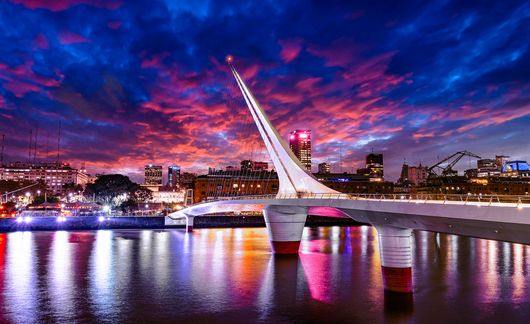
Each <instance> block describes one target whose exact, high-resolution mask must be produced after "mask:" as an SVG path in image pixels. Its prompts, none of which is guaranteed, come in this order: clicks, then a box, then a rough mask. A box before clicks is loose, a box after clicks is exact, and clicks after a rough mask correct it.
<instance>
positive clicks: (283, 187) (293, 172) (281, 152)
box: [227, 59, 338, 198]
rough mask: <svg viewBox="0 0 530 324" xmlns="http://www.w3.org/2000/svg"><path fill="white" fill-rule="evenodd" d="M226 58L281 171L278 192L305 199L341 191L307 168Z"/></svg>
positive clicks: (274, 162) (275, 166) (276, 166)
mask: <svg viewBox="0 0 530 324" xmlns="http://www.w3.org/2000/svg"><path fill="white" fill-rule="evenodd" d="M227 61H228V64H229V65H230V69H231V70H232V73H233V74H234V77H235V78H236V81H237V85H238V86H239V89H240V90H241V93H242V94H243V97H244V98H245V102H246V103H247V106H248V109H249V110H250V114H251V115H252V118H253V119H254V122H255V123H256V126H257V127H258V130H259V133H260V135H261V138H262V139H263V142H264V143H265V147H266V148H267V151H268V152H269V155H270V158H271V160H272V163H273V164H274V168H275V169H276V173H277V174H278V180H279V183H280V184H279V188H278V195H298V196H299V197H300V198H302V197H304V194H315V193H338V192H337V191H335V190H333V189H331V188H328V187H326V186H325V185H323V184H322V183H320V182H319V181H318V180H317V179H316V178H315V177H314V176H313V175H312V174H311V173H310V172H308V171H306V169H305V168H304V166H303V165H302V164H301V163H300V161H299V160H298V158H297V157H296V156H295V155H294V154H293V152H292V151H291V149H290V148H289V147H288V146H287V143H285V141H284V140H283V139H282V137H281V136H280V134H279V133H278V131H277V130H276V128H274V126H273V125H272V123H271V122H270V120H269V118H268V117H267V114H266V113H265V111H264V110H263V108H261V106H260V104H259V103H258V101H257V100H256V98H255V97H254V95H253V94H252V92H250V90H249V89H248V87H247V86H246V84H245V82H244V81H243V79H241V77H240V76H239V73H237V71H236V69H235V68H234V66H233V64H232V63H231V59H228V60H227Z"/></svg>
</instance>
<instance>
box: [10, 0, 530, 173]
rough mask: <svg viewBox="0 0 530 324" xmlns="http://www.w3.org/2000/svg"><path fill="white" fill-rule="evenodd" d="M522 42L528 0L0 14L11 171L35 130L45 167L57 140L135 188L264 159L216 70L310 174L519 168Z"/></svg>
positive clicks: (21, 8)
mask: <svg viewBox="0 0 530 324" xmlns="http://www.w3.org/2000/svg"><path fill="white" fill-rule="evenodd" d="M529 44H530V3H525V2H523V1H504V0H503V1H498V0H497V1H437V0H434V1H387V2H382V3H380V4H376V1H344V3H340V2H334V1H317V2H309V1H253V2H252V1H241V2H236V1H169V0H168V1H166V2H164V1H114V0H112V1H105V0H95V1H90V0H56V1H44V0H41V1H39V0H10V1H9V0H6V1H2V2H0V133H1V134H5V135H6V144H5V146H6V148H5V155H6V158H5V160H7V161H15V160H22V161H25V160H27V156H28V144H29V132H30V130H31V129H33V132H35V131H36V129H37V127H38V129H39V130H38V135H39V136H38V156H37V158H38V159H40V160H44V159H46V156H45V155H46V151H48V154H49V156H48V160H54V159H56V146H57V132H58V128H59V124H61V129H62V130H61V132H62V145H61V159H63V160H65V161H70V162H72V164H73V165H74V166H79V165H80V164H81V163H82V162H83V161H85V162H86V166H87V168H88V170H89V172H92V173H96V172H107V173H108V172H119V173H125V174H128V175H130V176H131V177H132V178H133V179H134V180H137V181H139V180H141V178H142V176H141V173H142V168H143V165H144V164H146V163H149V162H155V163H160V164H163V165H164V166H167V165H168V164H171V163H174V164H178V165H180V166H182V167H183V169H184V170H185V171H194V172H204V171H206V169H207V167H208V166H225V165H229V164H232V165H233V164H236V163H238V161H239V160H240V159H246V158H249V157H250V156H251V155H252V158H253V159H258V160H263V159H268V158H267V157H266V156H265V154H264V152H263V145H262V144H261V142H260V140H259V138H258V134H257V129H256V128H255V127H254V125H253V123H252V121H251V119H250V115H249V113H248V111H247V109H246V107H245V105H244V102H243V100H242V97H241V94H240V93H239V92H238V91H237V89H236V83H235V80H234V78H233V77H232V75H231V74H230V73H229V69H228V67H227V66H226V64H225V62H224V58H225V56H226V55H227V54H232V55H234V57H235V58H236V67H237V69H238V70H239V72H240V73H241V75H242V76H243V78H244V79H245V80H246V82H247V83H248V85H249V86H250V88H251V89H252V90H253V91H254V93H255V95H256V97H257V99H258V100H259V101H260V102H261V104H262V106H263V107H264V108H265V109H266V111H267V112H268V113H269V115H270V117H271V120H272V121H273V123H274V124H275V126H276V127H277V128H278V129H279V131H280V133H281V134H283V135H284V136H285V137H287V136H286V135H287V133H288V132H289V131H290V130H292V129H296V128H309V129H312V130H313V133H314V140H313V141H314V150H313V162H314V165H315V167H316V164H317V163H318V162H323V161H329V162H331V163H332V164H333V165H334V167H333V170H336V171H338V170H339V168H338V165H337V161H338V159H339V151H340V153H341V154H342V157H343V163H342V164H343V165H342V167H343V171H351V170H352V168H359V167H362V166H363V161H362V160H363V158H364V156H365V154H366V153H368V152H370V151H371V150H372V149H373V150H374V151H377V152H383V153H384V158H385V174H386V176H387V179H389V180H396V179H397V178H398V177H399V170H400V168H401V164H402V163H403V160H404V159H406V161H407V162H408V163H410V164H417V163H420V162H421V163H423V164H431V163H433V162H434V161H436V160H437V158H438V157H440V158H442V157H445V156H447V155H449V154H451V153H453V152H455V151H458V150H464V149H467V150H469V151H471V152H474V153H476V154H479V155H481V156H483V157H494V155H495V154H505V155H510V156H511V157H512V158H513V159H529V160H530V146H529V141H530V49H529V46H530V45H529ZM47 143H48V144H47ZM47 147H48V149H46V148H47ZM469 166H470V161H468V160H467V159H464V161H463V163H462V166H461V169H465V168H468V167H469Z"/></svg>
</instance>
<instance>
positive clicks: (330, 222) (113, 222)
mask: <svg viewBox="0 0 530 324" xmlns="http://www.w3.org/2000/svg"><path fill="white" fill-rule="evenodd" d="M354 225H360V223H358V222H355V221H354V220H352V219H349V218H331V217H322V216H311V215H310V216H308V217H307V221H306V226H354ZM184 227H185V222H183V223H182V225H174V226H165V225H164V217H162V216H157V217H137V216H120V217H98V216H83V217H67V218H66V220H65V221H58V219H57V218H56V217H33V218H31V220H30V221H29V222H24V221H22V222H19V221H17V219H15V218H0V232H14V231H57V230H98V229H162V228H184ZM194 227H195V228H226V227H265V221H264V219H263V216H201V217H196V218H195V221H194Z"/></svg>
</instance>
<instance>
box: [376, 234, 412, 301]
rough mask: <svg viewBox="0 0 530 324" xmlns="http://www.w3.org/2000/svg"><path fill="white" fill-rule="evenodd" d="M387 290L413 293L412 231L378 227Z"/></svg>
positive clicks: (384, 282)
mask: <svg viewBox="0 0 530 324" xmlns="http://www.w3.org/2000/svg"><path fill="white" fill-rule="evenodd" d="M376 229H377V233H378V234H379V250H380V252H381V265H382V273H383V285H384V287H385V290H387V291H393V292H400V293H412V242H411V235H412V230H411V229H404V228H395V227H389V226H376Z"/></svg>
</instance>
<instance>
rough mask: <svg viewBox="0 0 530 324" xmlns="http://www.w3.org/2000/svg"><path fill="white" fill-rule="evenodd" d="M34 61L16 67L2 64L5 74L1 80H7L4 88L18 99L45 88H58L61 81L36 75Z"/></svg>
mask: <svg viewBox="0 0 530 324" xmlns="http://www.w3.org/2000/svg"><path fill="white" fill-rule="evenodd" d="M32 66H33V61H31V60H30V61H26V62H25V63H24V64H21V65H19V66H16V67H10V66H7V65H5V64H0V68H2V70H3V73H1V74H0V79H3V80H5V81H6V82H5V83H4V88H5V89H6V90H8V91H10V92H11V93H13V94H14V95H15V96H16V97H19V98H21V97H23V96H24V95H25V94H26V93H28V92H38V91H41V90H43V89H44V88H49V87H58V86H59V85H60V80H57V79H54V78H48V77H44V76H41V75H38V74H36V73H35V72H34V71H33V69H32Z"/></svg>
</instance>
